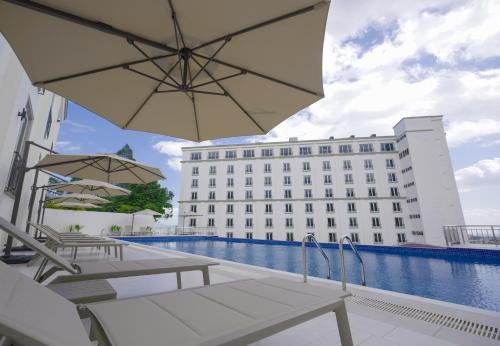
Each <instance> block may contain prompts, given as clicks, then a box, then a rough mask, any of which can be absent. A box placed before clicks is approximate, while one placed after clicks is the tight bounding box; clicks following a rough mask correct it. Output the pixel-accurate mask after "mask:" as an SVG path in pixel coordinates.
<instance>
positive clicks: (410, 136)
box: [179, 116, 464, 245]
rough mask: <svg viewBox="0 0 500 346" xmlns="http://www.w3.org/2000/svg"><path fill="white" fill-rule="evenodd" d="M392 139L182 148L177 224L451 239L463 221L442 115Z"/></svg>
mask: <svg viewBox="0 0 500 346" xmlns="http://www.w3.org/2000/svg"><path fill="white" fill-rule="evenodd" d="M394 133H395V135H394V136H381V137H378V136H376V135H372V136H370V137H354V136H351V137H349V138H339V139H335V138H333V137H332V138H329V139H323V140H307V141H299V140H297V138H290V140H289V141H288V142H275V143H247V144H238V145H219V146H205V147H189V148H183V161H182V185H181V192H180V198H179V215H180V216H179V225H184V227H186V228H188V227H190V228H193V227H196V228H210V229H213V230H214V231H215V232H216V233H217V234H218V235H219V236H224V237H229V238H230V237H234V238H255V239H268V240H294V241H300V240H302V237H303V236H304V235H306V234H307V233H314V235H315V236H316V237H317V238H318V240H319V241H320V242H337V240H338V239H339V237H340V236H341V235H344V234H349V235H350V236H351V238H352V239H353V241H355V242H358V243H362V244H385V245H396V244H402V243H406V242H412V243H427V244H434V245H444V244H445V241H444V236H443V231H442V226H443V225H448V224H464V219H463V214H462V209H461V205H460V199H459V196H458V191H457V186H456V182H455V178H454V175H453V168H452V166H451V161H450V158H449V153H448V146H447V143H446V137H445V133H444V129H443V124H442V116H428V117H414V118H404V119H402V120H401V121H400V122H399V123H398V124H396V126H395V127H394Z"/></svg>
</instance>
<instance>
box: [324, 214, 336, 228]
mask: <svg viewBox="0 0 500 346" xmlns="http://www.w3.org/2000/svg"><path fill="white" fill-rule="evenodd" d="M326 226H327V227H328V228H335V218H334V217H328V218H326Z"/></svg>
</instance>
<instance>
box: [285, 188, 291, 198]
mask: <svg viewBox="0 0 500 346" xmlns="http://www.w3.org/2000/svg"><path fill="white" fill-rule="evenodd" d="M284 198H287V199H289V198H292V190H289V189H286V190H285V191H284Z"/></svg>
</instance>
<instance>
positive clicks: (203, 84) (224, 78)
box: [191, 71, 246, 89]
mask: <svg viewBox="0 0 500 346" xmlns="http://www.w3.org/2000/svg"><path fill="white" fill-rule="evenodd" d="M244 74H246V71H241V72H238V73H233V74H231V75H229V76H226V77H221V78H218V79H215V80H213V81H209V82H205V83H201V84H197V85H194V86H192V87H191V89H195V88H199V87H202V86H205V85H209V84H213V83H216V82H220V81H223V80H226V79H230V78H234V77H238V76H241V75H244Z"/></svg>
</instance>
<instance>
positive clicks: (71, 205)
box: [56, 202, 101, 209]
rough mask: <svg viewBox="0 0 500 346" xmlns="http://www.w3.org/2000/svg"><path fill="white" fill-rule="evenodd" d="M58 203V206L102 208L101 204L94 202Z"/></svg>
mask: <svg viewBox="0 0 500 346" xmlns="http://www.w3.org/2000/svg"><path fill="white" fill-rule="evenodd" d="M56 205H57V206H58V207H65V208H85V209H91V208H101V207H100V206H98V205H95V204H92V203H77V202H62V203H57V204H56Z"/></svg>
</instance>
